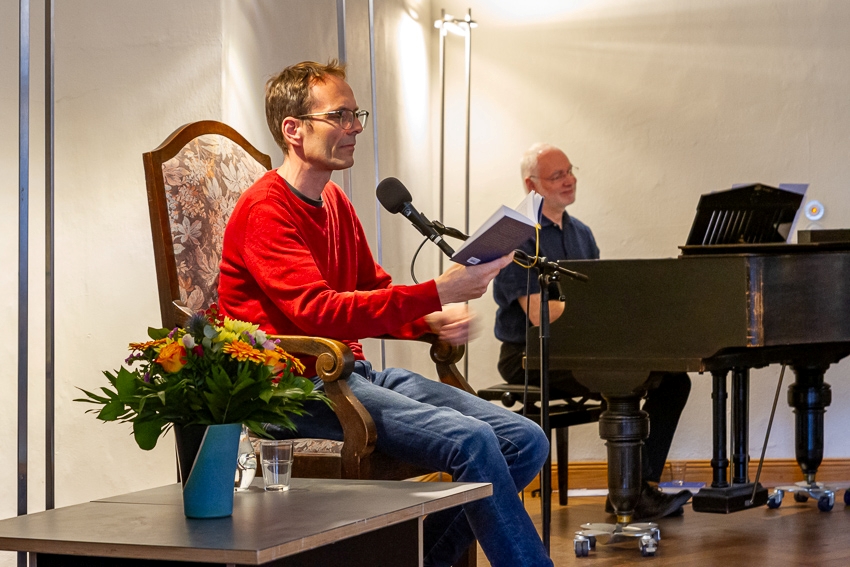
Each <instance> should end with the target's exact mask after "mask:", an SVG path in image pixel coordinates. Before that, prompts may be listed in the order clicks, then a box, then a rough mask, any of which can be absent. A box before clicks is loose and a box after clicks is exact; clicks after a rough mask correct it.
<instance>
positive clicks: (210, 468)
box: [174, 423, 242, 518]
mask: <svg viewBox="0 0 850 567" xmlns="http://www.w3.org/2000/svg"><path fill="white" fill-rule="evenodd" d="M241 432H242V425H241V424H239V423H227V424H224V425H207V426H202V425H201V426H188V427H181V426H175V427H174V433H175V436H176V438H177V456H178V460H179V462H180V478H181V480H182V482H183V513H184V514H185V515H186V517H187V518H224V517H227V516H230V515H231V514H232V513H233V479H234V477H235V476H236V456H237V454H238V451H239V434H240V433H241Z"/></svg>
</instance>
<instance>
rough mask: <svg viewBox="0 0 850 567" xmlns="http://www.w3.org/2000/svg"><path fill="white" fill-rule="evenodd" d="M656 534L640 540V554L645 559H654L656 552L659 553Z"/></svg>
mask: <svg viewBox="0 0 850 567" xmlns="http://www.w3.org/2000/svg"><path fill="white" fill-rule="evenodd" d="M655 535H656V534H653V535H651V536H649V535H645V536H643V537H641V538H640V543H639V544H638V545H639V546H640V554H641V555H642V556H643V557H653V556H655V552H656V551H658V541H657V540H656V539H655V537H654V536H655Z"/></svg>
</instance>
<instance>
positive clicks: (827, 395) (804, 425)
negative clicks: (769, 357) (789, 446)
mask: <svg viewBox="0 0 850 567" xmlns="http://www.w3.org/2000/svg"><path fill="white" fill-rule="evenodd" d="M792 368H793V370H794V374H795V375H796V377H797V380H796V381H795V382H794V384H791V386H789V387H788V405H790V406H791V407H792V408H794V413H795V414H796V417H795V422H796V425H795V433H796V449H797V451H796V452H797V463H799V465H800V468H801V469H802V470H803V475H804V476H805V478H806V482H807V483H808V484H812V483H814V482H815V475H816V474H817V472H818V467H819V466H820V464H821V461H823V415H824V413H826V408H827V406H828V405H829V404H830V403H832V390H831V388H830V386H829V384H826V383H825V382H824V381H823V375H824V373H825V372H826V367H824V366H814V365H813V366H802V365H801V366H793V367H792Z"/></svg>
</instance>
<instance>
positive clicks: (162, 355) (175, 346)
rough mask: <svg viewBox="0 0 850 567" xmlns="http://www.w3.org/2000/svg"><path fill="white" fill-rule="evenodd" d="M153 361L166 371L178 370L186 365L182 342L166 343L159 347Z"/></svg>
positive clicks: (173, 371)
mask: <svg viewBox="0 0 850 567" xmlns="http://www.w3.org/2000/svg"><path fill="white" fill-rule="evenodd" d="M154 362H156V363H157V364H160V365H162V368H163V369H164V370H165V371H166V372H168V373H171V374H173V373H175V372H178V371H180V369H181V368H183V367H184V366H185V365H186V349H185V348H184V347H183V344H182V343H179V342H171V343H168V344H167V345H165V346H164V347H162V349H160V351H159V356H158V357H156V360H155V361H154Z"/></svg>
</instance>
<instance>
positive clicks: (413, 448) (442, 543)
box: [270, 361, 552, 567]
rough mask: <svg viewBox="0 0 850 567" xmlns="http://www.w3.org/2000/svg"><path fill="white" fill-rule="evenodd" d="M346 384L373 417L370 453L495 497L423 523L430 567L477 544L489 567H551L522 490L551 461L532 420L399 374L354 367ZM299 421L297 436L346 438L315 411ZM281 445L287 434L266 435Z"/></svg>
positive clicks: (328, 416) (324, 412) (331, 418)
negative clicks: (487, 487)
mask: <svg viewBox="0 0 850 567" xmlns="http://www.w3.org/2000/svg"><path fill="white" fill-rule="evenodd" d="M348 383H349V386H350V387H351V390H352V391H353V392H354V394H355V395H356V396H357V398H358V399H359V400H360V402H361V403H362V404H363V405H364V406H365V408H366V409H367V410H368V411H369V413H370V414H371V415H372V419H373V420H374V421H375V427H376V429H377V433H378V440H377V445H376V449H377V450H378V451H380V452H382V453H386V454H388V455H392V456H394V457H396V458H398V459H401V460H403V461H407V462H410V463H413V464H416V465H420V466H422V467H426V468H429V469H432V470H437V471H443V472H447V473H449V474H451V476H452V479H453V480H455V481H457V482H489V483H492V484H493V495H492V496H490V497H488V498H485V499H483V500H476V501H474V502H470V503H468V504H465V505H463V506H462V507H456V508H450V509H448V510H442V511H440V512H437V513H434V514H431V515H429V516H428V517H427V518H426V519H425V522H424V540H425V541H424V553H425V565H427V566H434V567H436V566H450V565H452V563H454V562H455V561H456V560H457V559H458V558H459V557H460V555H461V554H462V553H463V551H464V550H465V549H466V548H467V547H469V545H470V544H471V543H472V542H473V541H474V538H477V539H478V542H479V543H480V544H481V547H482V549H483V550H484V553H485V554H486V555H487V559H489V561H490V564H491V565H493V567H502V566H504V567H537V566H550V565H552V561H551V560H550V559H549V557H548V556H547V555H546V550H545V549H544V547H543V544H542V542H541V541H540V537H539V536H538V535H537V531H536V529H535V528H534V525H533V524H532V522H531V519H530V518H529V517H528V514H527V513H526V511H525V508H524V507H523V505H522V502H521V501H520V499H519V496H518V494H517V493H518V492H520V491H522V489H523V488H525V487H526V486H527V485H528V483H530V482H531V481H532V479H534V477H535V476H536V475H537V473H538V472H539V471H540V469H541V467H542V466H543V463H544V462H545V461H546V457H547V455H548V454H549V443H548V441H547V439H546V435H545V434H544V433H543V431H542V430H541V429H540V427H538V426H537V425H536V424H535V423H534V422H532V421H531V420H529V419H526V418H524V417H522V416H519V415H516V414H514V413H513V412H510V411H508V410H506V409H503V408H500V407H498V406H495V405H493V404H491V403H490V402H487V401H484V400H481V399H480V398H478V397H476V396H474V395H472V394H469V393H467V392H463V391H460V390H458V389H456V388H452V387H451V386H447V385H445V384H441V383H439V382H435V381H433V380H429V379H427V378H425V377H423V376H420V375H418V374H415V373H413V372H410V371H408V370H403V369H400V368H389V369H387V370H384V371H383V372H377V371H375V370H373V369H372V365H371V364H370V363H369V362H365V361H357V362H356V363H355V365H354V372H353V373H352V375H351V377H350V378H349V380H348ZM308 411H310V413H311V414H312V415H310V416H295V417H294V419H293V421H295V424H296V426H297V427H298V432H297V436H299V437H318V438H324V439H337V440H341V439H342V429H341V428H340V425H339V421H338V420H337V418H336V415H335V414H334V413H333V411H331V410H330V409H329V408H327V407H326V406H325V405H323V404H315V405H313V404H311V405H310V406H309V407H308ZM270 433H272V434H274V435H276V436H280V437H293V436H294V434H292V433H291V432H288V431H283V430H279V429H276V428H270Z"/></svg>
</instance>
